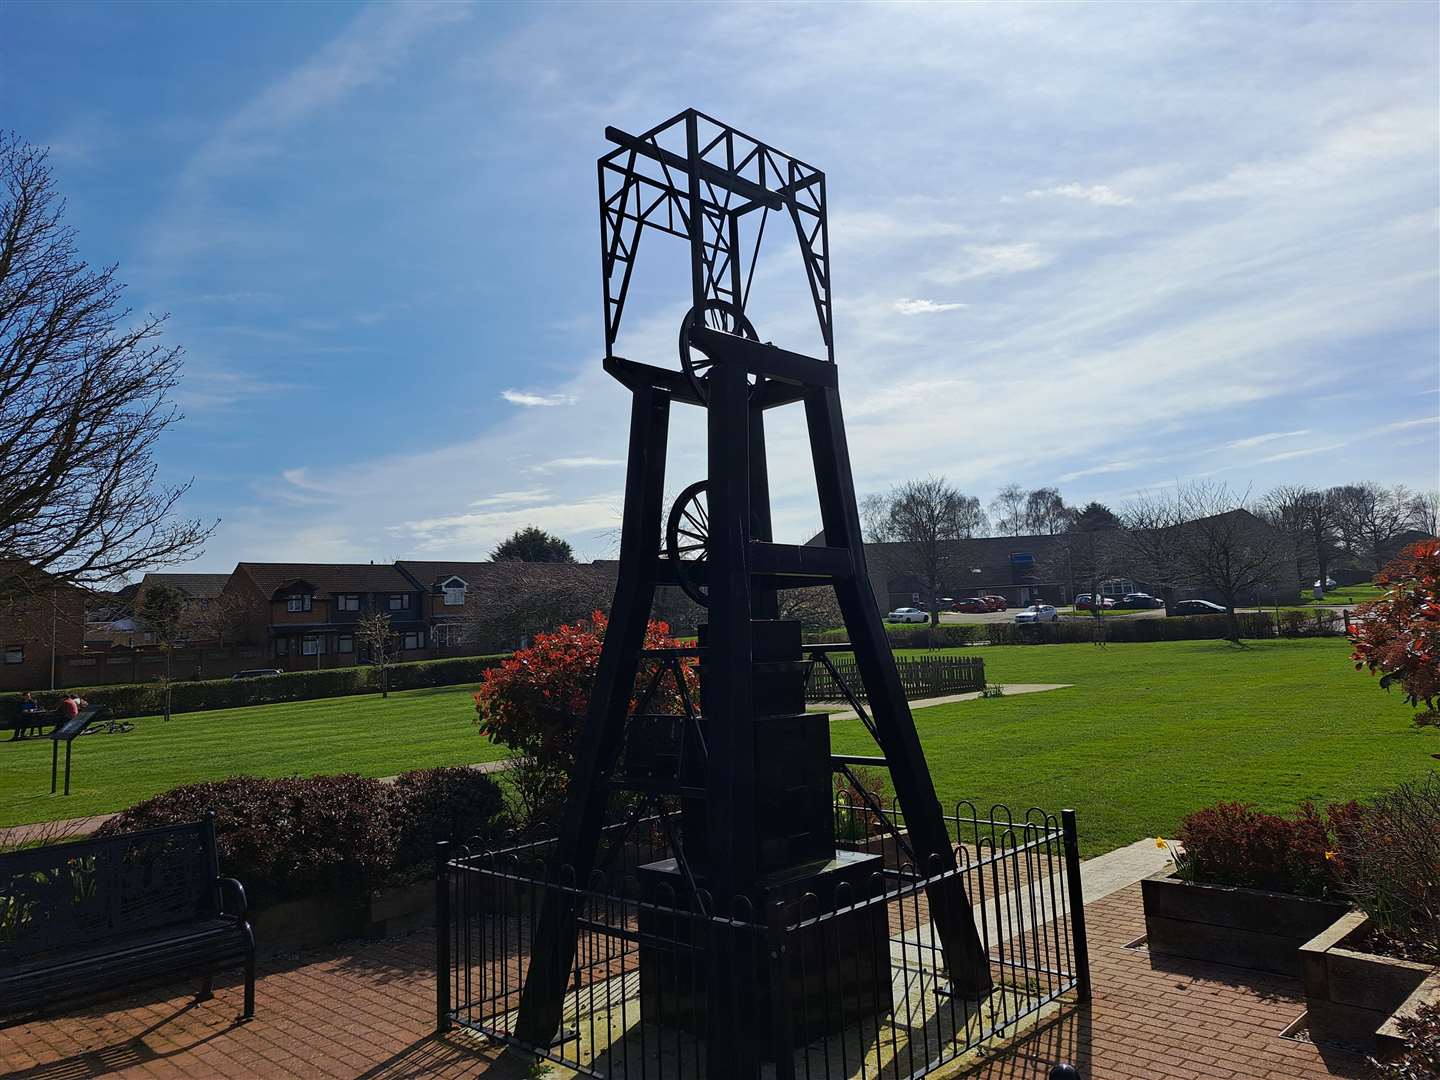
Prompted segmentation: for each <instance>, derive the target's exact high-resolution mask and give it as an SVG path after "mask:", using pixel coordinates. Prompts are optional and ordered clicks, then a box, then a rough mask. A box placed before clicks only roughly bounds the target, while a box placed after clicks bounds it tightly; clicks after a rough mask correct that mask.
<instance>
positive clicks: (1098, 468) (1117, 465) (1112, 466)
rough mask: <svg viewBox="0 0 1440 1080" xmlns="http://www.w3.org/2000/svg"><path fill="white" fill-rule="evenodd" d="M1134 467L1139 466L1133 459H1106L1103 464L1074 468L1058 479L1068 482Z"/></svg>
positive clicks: (1127, 470) (1128, 469) (1124, 470)
mask: <svg viewBox="0 0 1440 1080" xmlns="http://www.w3.org/2000/svg"><path fill="white" fill-rule="evenodd" d="M1136 468H1139V466H1138V465H1137V464H1136V463H1135V462H1133V461H1107V462H1105V463H1104V464H1103V465H1092V466H1091V467H1090V468H1088V469H1076V470H1075V471H1074V472H1068V473H1065V474H1063V475H1062V476H1061V477H1060V480H1061V482H1062V483H1066V484H1068V483H1070V482H1071V481H1072V480H1079V479H1080V478H1081V477H1084V476H1103V475H1105V474H1106V473H1117V472H1130V471H1131V470H1132V469H1136Z"/></svg>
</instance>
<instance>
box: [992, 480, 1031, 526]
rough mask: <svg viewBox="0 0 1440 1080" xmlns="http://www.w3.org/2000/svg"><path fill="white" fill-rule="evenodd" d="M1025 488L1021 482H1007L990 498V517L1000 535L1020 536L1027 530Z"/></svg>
mask: <svg viewBox="0 0 1440 1080" xmlns="http://www.w3.org/2000/svg"><path fill="white" fill-rule="evenodd" d="M1025 501H1026V494H1025V489H1024V488H1022V487H1021V486H1020V485H1019V484H1006V485H1005V486H1004V487H1003V488H1001V489H1000V490H999V491H997V492H996V493H995V497H994V498H993V499H991V500H990V519H991V521H992V523H993V524H994V526H995V532H996V533H997V534H998V535H1000V536H1020V535H1022V534H1023V533H1024V532H1025V524H1026V523H1025Z"/></svg>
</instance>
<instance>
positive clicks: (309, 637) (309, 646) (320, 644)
mask: <svg viewBox="0 0 1440 1080" xmlns="http://www.w3.org/2000/svg"><path fill="white" fill-rule="evenodd" d="M300 652H301V654H302V655H304V656H323V655H325V639H324V638H323V637H321V636H320V635H318V634H306V635H305V636H304V637H303V638H301V639H300Z"/></svg>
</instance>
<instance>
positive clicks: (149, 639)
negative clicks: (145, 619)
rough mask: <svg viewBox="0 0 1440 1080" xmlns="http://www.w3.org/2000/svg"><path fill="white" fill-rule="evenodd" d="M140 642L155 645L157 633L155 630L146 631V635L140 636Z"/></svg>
mask: <svg viewBox="0 0 1440 1080" xmlns="http://www.w3.org/2000/svg"><path fill="white" fill-rule="evenodd" d="M140 641H141V643H142V644H145V645H154V644H155V631H154V630H146V631H145V633H143V634H141V635H140Z"/></svg>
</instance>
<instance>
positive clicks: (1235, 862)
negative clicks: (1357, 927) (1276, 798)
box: [1140, 803, 1358, 975]
mask: <svg viewBox="0 0 1440 1080" xmlns="http://www.w3.org/2000/svg"><path fill="white" fill-rule="evenodd" d="M1357 812H1358V808H1357V807H1356V806H1355V804H1354V803H1346V804H1342V805H1335V806H1331V807H1330V808H1329V809H1328V811H1327V812H1326V813H1325V814H1323V815H1322V814H1321V813H1320V812H1319V811H1317V810H1316V809H1315V807H1314V806H1312V805H1311V804H1309V803H1306V804H1304V805H1303V806H1302V807H1301V808H1300V810H1299V811H1298V812H1297V813H1296V814H1295V815H1294V816H1293V817H1288V818H1286V817H1280V816H1277V815H1275V814H1266V813H1262V812H1260V811H1258V810H1255V809H1254V808H1252V807H1249V806H1246V805H1244V804H1242V803H1219V804H1217V805H1215V806H1212V807H1208V808H1206V809H1204V810H1199V811H1197V812H1195V813H1193V814H1191V815H1189V816H1188V817H1186V818H1185V819H1184V821H1183V822H1182V823H1181V825H1180V829H1179V832H1178V833H1177V834H1176V837H1177V840H1178V841H1179V845H1178V846H1177V848H1176V849H1175V868H1174V869H1173V870H1164V871H1161V872H1160V873H1158V874H1155V875H1153V876H1151V877H1149V878H1146V879H1144V880H1143V881H1142V882H1141V883H1140V888H1141V895H1142V897H1143V899H1144V904H1145V933H1146V938H1147V942H1148V945H1149V948H1150V952H1151V953H1153V954H1156V955H1162V956H1178V957H1184V958H1187V959H1192V960H1209V961H1214V962H1217V963H1222V964H1230V965H1233V966H1235V967H1242V968H1249V969H1251V970H1254V971H1269V972H1275V973H1278V974H1282V975H1298V974H1300V957H1299V948H1300V946H1301V945H1303V944H1305V942H1306V941H1308V940H1309V939H1310V938H1311V937H1313V936H1314V935H1315V934H1317V933H1319V932H1320V931H1321V930H1323V929H1324V928H1325V927H1328V926H1330V925H1331V924H1332V923H1334V921H1335V920H1336V919H1337V918H1338V917H1340V916H1341V915H1343V914H1344V913H1345V912H1346V911H1348V910H1349V904H1348V902H1347V901H1346V900H1345V899H1344V897H1343V894H1342V893H1341V890H1340V881H1341V877H1340V875H1341V871H1342V870H1343V863H1342V861H1341V860H1340V858H1339V857H1338V856H1337V854H1336V851H1335V844H1336V836H1337V833H1338V832H1339V831H1340V830H1341V829H1343V828H1344V826H1345V823H1346V822H1347V821H1349V820H1350V819H1351V818H1352V817H1353V816H1354V815H1355V814H1356V813H1357ZM1162 843H1163V841H1162Z"/></svg>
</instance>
